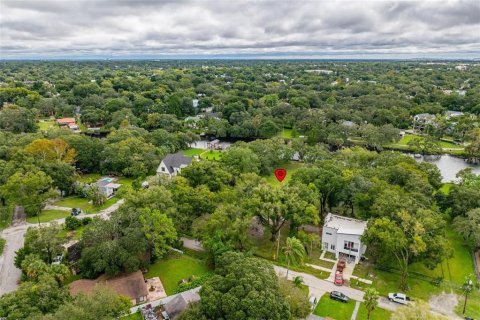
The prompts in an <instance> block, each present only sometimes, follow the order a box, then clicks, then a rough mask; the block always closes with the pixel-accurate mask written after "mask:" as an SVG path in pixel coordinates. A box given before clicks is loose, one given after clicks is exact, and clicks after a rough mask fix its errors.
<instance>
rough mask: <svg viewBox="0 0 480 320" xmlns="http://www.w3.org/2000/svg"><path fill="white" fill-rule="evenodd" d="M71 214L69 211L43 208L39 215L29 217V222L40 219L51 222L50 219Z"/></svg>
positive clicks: (36, 221)
mask: <svg viewBox="0 0 480 320" xmlns="http://www.w3.org/2000/svg"><path fill="white" fill-rule="evenodd" d="M69 215H70V212H69V211H62V210H42V212H41V213H40V216H39V217H37V216H34V217H27V222H28V223H38V220H40V222H49V221H52V220H57V219H62V218H66V217H68V216H69Z"/></svg>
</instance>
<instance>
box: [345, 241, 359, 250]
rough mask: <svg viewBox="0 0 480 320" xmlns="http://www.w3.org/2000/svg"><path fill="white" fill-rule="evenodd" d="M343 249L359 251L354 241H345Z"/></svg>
mask: <svg viewBox="0 0 480 320" xmlns="http://www.w3.org/2000/svg"><path fill="white" fill-rule="evenodd" d="M343 249H345V250H349V251H354V252H358V248H355V243H354V242H352V241H345V243H344V245H343Z"/></svg>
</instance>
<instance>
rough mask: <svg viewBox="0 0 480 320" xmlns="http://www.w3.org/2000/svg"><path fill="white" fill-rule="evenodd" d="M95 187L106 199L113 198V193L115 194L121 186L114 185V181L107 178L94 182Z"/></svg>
mask: <svg viewBox="0 0 480 320" xmlns="http://www.w3.org/2000/svg"><path fill="white" fill-rule="evenodd" d="M96 185H97V187H98V190H100V192H102V193H103V194H104V195H105V197H107V198H111V197H113V196H114V195H115V193H117V190H118V188H120V187H121V186H122V185H121V184H119V183H115V179H113V178H109V177H104V178H101V179H100V180H98V181H97V182H96Z"/></svg>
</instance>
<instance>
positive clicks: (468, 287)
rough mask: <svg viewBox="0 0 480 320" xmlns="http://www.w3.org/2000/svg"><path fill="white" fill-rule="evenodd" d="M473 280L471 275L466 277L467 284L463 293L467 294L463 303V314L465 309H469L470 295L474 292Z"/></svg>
mask: <svg viewBox="0 0 480 320" xmlns="http://www.w3.org/2000/svg"><path fill="white" fill-rule="evenodd" d="M471 278H472V276H471V275H469V276H467V277H465V283H464V285H463V291H464V292H465V302H464V303H463V314H465V309H466V308H467V299H468V294H469V293H470V292H471V291H472V288H473V281H472V279H471Z"/></svg>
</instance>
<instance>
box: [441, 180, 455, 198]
mask: <svg viewBox="0 0 480 320" xmlns="http://www.w3.org/2000/svg"><path fill="white" fill-rule="evenodd" d="M452 186H453V183H444V184H443V185H442V186H441V187H440V189H438V190H439V191H441V192H443V193H444V194H446V195H448V194H449V193H450V189H451V188H452Z"/></svg>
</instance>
